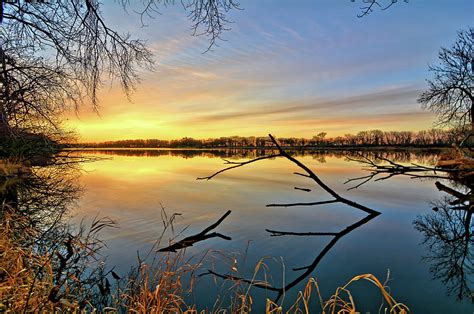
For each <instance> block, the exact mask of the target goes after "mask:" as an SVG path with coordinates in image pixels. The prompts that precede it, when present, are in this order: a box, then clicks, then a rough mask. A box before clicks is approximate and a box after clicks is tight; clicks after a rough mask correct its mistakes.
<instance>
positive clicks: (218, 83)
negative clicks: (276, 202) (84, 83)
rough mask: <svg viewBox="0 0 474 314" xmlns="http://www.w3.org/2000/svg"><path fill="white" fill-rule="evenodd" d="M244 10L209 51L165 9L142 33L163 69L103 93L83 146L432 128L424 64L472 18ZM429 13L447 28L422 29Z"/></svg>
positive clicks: (442, 12)
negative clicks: (425, 106) (129, 87)
mask: <svg viewBox="0 0 474 314" xmlns="http://www.w3.org/2000/svg"><path fill="white" fill-rule="evenodd" d="M467 3H468V2H465V4H464V7H466V6H468V4H467ZM241 5H242V7H243V8H245V10H243V11H242V12H232V16H230V17H229V18H230V19H231V20H232V21H234V23H233V24H232V30H230V31H228V32H226V33H225V39H226V41H222V42H219V43H218V44H219V46H216V47H214V48H213V49H212V50H211V51H208V52H206V53H204V54H203V53H202V52H203V51H204V50H205V49H206V47H207V44H208V42H207V40H206V38H203V37H192V36H190V35H189V28H188V26H189V25H188V24H187V21H186V17H185V16H183V12H181V11H180V9H179V6H176V7H175V6H170V7H167V8H166V12H163V15H162V16H160V18H159V19H156V20H153V21H150V25H151V23H153V27H151V26H150V27H145V28H140V27H136V28H133V29H134V32H136V34H135V33H134V35H136V36H137V37H139V38H142V39H145V40H147V41H148V42H149V45H150V47H151V49H152V50H153V51H154V52H155V54H156V59H157V63H156V71H154V72H144V73H142V78H143V81H142V83H141V84H139V85H138V86H137V91H136V92H135V93H134V94H133V95H132V102H129V101H128V100H127V98H126V97H125V96H124V95H123V93H122V91H121V90H120V88H118V87H116V86H115V87H112V88H104V89H103V90H101V92H100V102H101V106H100V108H99V113H100V115H98V114H96V113H95V112H92V111H91V110H90V109H89V108H81V111H80V112H79V114H78V116H79V118H77V117H76V115H75V114H73V113H71V114H69V115H68V117H67V121H66V123H65V124H66V126H67V127H71V128H72V129H75V130H76V131H77V133H78V134H79V141H80V142H100V141H108V140H121V139H147V138H148V139H150V138H154V139H163V140H171V139H179V138H183V137H193V138H197V139H205V138H216V137H221V136H235V135H238V136H264V135H266V134H268V133H272V134H276V135H277V136H281V137H305V138H310V137H312V136H313V135H315V134H317V133H319V132H327V133H328V136H330V137H334V136H339V135H344V134H347V133H351V134H355V133H357V132H359V131H365V130H373V129H380V130H383V131H389V130H400V131H401V130H408V131H419V130H422V129H429V128H432V127H433V122H434V121H435V116H434V115H433V114H431V113H429V112H427V111H423V110H422V109H421V108H420V105H419V104H418V103H417V101H416V99H417V97H418V95H419V94H420V92H421V91H422V90H423V89H424V88H425V87H426V86H425V83H424V79H425V78H426V77H427V76H428V75H429V73H428V71H427V66H426V65H427V63H433V62H435V60H436V53H437V51H438V49H439V47H440V46H443V45H449V44H450V43H451V42H452V41H453V38H454V37H455V36H456V31H457V30H458V29H461V28H462V27H464V26H465V25H466V23H469V21H470V16H469V14H468V11H469V10H463V9H462V8H463V5H459V6H454V5H453V6H449V7H447V6H446V5H440V4H439V3H433V5H430V6H429V7H428V6H425V5H422V4H420V3H416V2H414V3H410V5H406V6H397V7H394V9H393V10H390V12H387V13H385V12H377V14H373V15H371V16H369V17H367V18H364V19H358V18H356V17H355V15H356V13H357V12H356V11H354V10H355V8H354V7H353V6H351V5H349V4H348V3H337V4H336V3H334V2H332V1H331V2H327V3H325V2H321V4H319V5H315V4H314V3H313V2H307V3H306V2H304V3H301V4H300V5H298V6H291V5H288V4H287V3H285V2H281V3H280V2H279V3H278V4H266V5H262V4H261V3H255V2H251V1H242V3H241ZM104 8H106V9H107V8H114V9H111V10H105V11H104V12H105V13H106V14H107V13H108V14H109V16H107V18H108V19H109V20H110V23H116V24H117V25H118V27H119V28H120V27H122V28H123V30H124V31H129V30H130V29H131V24H132V21H131V20H130V19H129V16H128V15H127V14H126V13H125V12H122V11H121V10H119V9H118V8H116V7H114V6H113V5H112V4H104ZM446 10H452V11H453V12H450V14H449V15H448V14H446ZM283 12H284V14H283ZM296 16H297V17H298V19H295V18H294V17H296ZM423 17H429V18H430V19H436V20H437V21H439V23H436V25H433V27H431V28H430V29H425V28H420V27H419V25H420V19H421V18H423ZM124 20H127V21H128V22H127V23H125V24H124V25H122V21H124ZM136 22H137V23H139V21H138V20H137V21H136ZM160 25H161V26H166V27H159V26H160ZM386 34H390V36H387V35H386Z"/></svg>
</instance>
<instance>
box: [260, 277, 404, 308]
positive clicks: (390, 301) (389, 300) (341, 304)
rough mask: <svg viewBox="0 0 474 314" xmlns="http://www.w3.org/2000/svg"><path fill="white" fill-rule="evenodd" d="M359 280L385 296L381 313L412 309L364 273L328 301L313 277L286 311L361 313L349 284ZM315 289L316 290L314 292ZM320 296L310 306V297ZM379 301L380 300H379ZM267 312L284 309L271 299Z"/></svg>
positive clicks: (350, 283) (376, 279)
mask: <svg viewBox="0 0 474 314" xmlns="http://www.w3.org/2000/svg"><path fill="white" fill-rule="evenodd" d="M359 280H367V281H369V282H370V283H372V284H373V285H375V286H376V287H377V288H378V289H379V291H380V294H381V295H382V297H383V300H384V303H382V304H381V306H380V309H379V313H396V314H406V313H409V312H410V310H409V309H408V307H407V306H406V305H405V304H403V303H398V302H397V301H396V300H395V299H394V298H393V297H392V296H391V294H390V293H389V292H388V291H387V287H386V286H385V285H384V284H382V283H381V282H380V281H379V280H378V278H377V277H375V276H374V275H372V274H363V275H358V276H355V277H353V278H352V279H351V280H349V281H348V282H347V283H346V284H345V285H343V286H341V287H338V288H337V289H336V292H335V293H334V294H333V295H332V296H331V297H330V298H329V300H327V301H323V298H322V296H321V292H320V288H319V285H318V283H317V281H316V280H315V279H313V278H311V279H310V280H309V281H308V283H307V284H306V287H305V289H304V291H303V292H301V291H300V292H299V293H298V297H297V299H296V301H295V302H294V303H293V305H292V306H291V307H290V308H289V310H287V311H285V313H306V314H309V313H323V314H334V313H338V314H356V313H359V312H358V310H357V306H356V302H355V300H354V298H353V296H352V293H351V291H350V289H349V286H350V285H352V284H353V283H354V282H356V281H359ZM313 290H314V291H315V292H313ZM313 295H314V296H315V297H317V298H318V301H319V306H318V307H317V308H314V306H313V307H312V306H310V299H311V297H312V296H313ZM377 301H378V300H377ZM265 312H266V313H267V314H281V313H283V312H284V311H283V309H282V308H281V306H279V305H278V304H275V303H274V302H272V301H271V300H267V304H266V311H265Z"/></svg>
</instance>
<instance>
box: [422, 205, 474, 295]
mask: <svg viewBox="0 0 474 314" xmlns="http://www.w3.org/2000/svg"><path fill="white" fill-rule="evenodd" d="M457 202H458V199H456V198H454V197H450V198H444V199H443V200H441V201H438V202H436V203H435V206H436V207H435V208H434V210H435V211H434V212H433V213H430V214H428V215H424V216H419V217H418V218H417V219H416V220H415V221H414V224H415V228H416V229H417V230H418V231H420V232H421V233H422V234H423V237H424V239H423V243H424V244H425V245H426V246H427V248H428V250H429V255H428V256H426V257H425V260H426V261H427V262H428V263H429V264H430V271H431V273H432V274H433V276H434V277H435V278H437V279H440V280H441V281H442V282H443V283H444V284H445V285H446V288H447V290H448V294H450V295H451V294H453V295H456V296H457V298H458V299H462V298H465V297H466V298H471V297H472V291H473V290H472V289H473V287H472V276H473V274H474V268H473V259H472V258H473V250H472V245H473V244H474V237H473V234H472V230H471V229H472V226H473V224H472V209H471V208H470V205H469V208H462V207H463V206H460V205H458V204H456V205H453V203H457Z"/></svg>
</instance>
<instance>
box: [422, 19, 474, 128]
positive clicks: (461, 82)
mask: <svg viewBox="0 0 474 314" xmlns="http://www.w3.org/2000/svg"><path fill="white" fill-rule="evenodd" d="M438 59H439V61H440V63H439V64H438V65H436V66H430V68H429V70H430V71H431V72H432V73H433V78H432V79H430V80H428V89H427V90H426V91H424V92H423V93H422V94H421V95H420V97H419V98H418V102H419V103H421V104H422V105H423V107H424V108H426V109H428V110H431V111H433V112H434V113H436V114H437V115H438V119H439V123H440V124H442V125H455V126H463V127H466V126H468V125H469V124H470V125H471V130H473V131H474V72H473V71H474V28H469V29H468V30H462V31H460V32H459V33H458V36H457V41H456V42H455V43H454V44H453V46H452V47H451V48H441V50H440V52H439V54H438Z"/></svg>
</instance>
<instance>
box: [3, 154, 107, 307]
mask: <svg viewBox="0 0 474 314" xmlns="http://www.w3.org/2000/svg"><path fill="white" fill-rule="evenodd" d="M63 161H64V160H63ZM77 161H78V160H77V159H74V160H73V161H68V162H58V163H49V165H47V166H27V165H25V164H17V163H13V162H12V161H10V160H8V161H4V160H2V161H1V164H2V169H3V171H2V173H0V215H1V227H2V229H1V230H2V232H1V236H2V239H1V241H2V245H3V248H7V247H11V248H12V249H13V250H15V251H13V253H12V252H9V255H4V256H2V268H1V269H2V270H1V271H0V274H1V276H0V278H1V280H0V283H1V284H2V289H3V291H2V293H3V295H4V296H9V293H12V295H10V298H11V300H10V301H11V303H8V302H7V303H5V304H3V303H2V304H0V311H2V310H9V311H13V312H17V311H18V312H19V311H21V312H27V311H28V312H30V311H31V312H48V311H50V310H51V309H52V308H56V307H57V308H61V307H64V308H67V307H68V306H70V305H71V304H72V303H71V302H73V303H75V304H76V306H77V304H79V307H81V306H82V305H80V304H81V303H82V302H86V301H87V302H89V301H90V300H94V299H95V298H96V296H97V278H98V277H97V274H98V271H100V269H98V268H95V266H94V258H95V255H96V253H97V252H98V251H99V250H100V249H101V248H102V247H103V243H102V242H101V241H100V240H98V237H97V235H98V233H99V232H100V231H101V230H102V229H103V228H106V227H111V226H113V222H112V221H110V220H108V219H93V221H92V224H91V225H90V227H87V228H86V226H85V225H80V226H79V227H78V228H74V227H73V226H71V225H69V224H68V219H67V218H68V215H69V212H70V210H71V207H73V206H74V204H75V203H76V202H77V200H78V198H79V196H80V195H81V191H82V189H81V186H80V185H79V179H78V177H79V169H78V167H77V166H78V164H77ZM82 161H84V160H82ZM15 252H18V254H20V255H19V258H22V259H24V266H23V269H22V270H21V272H19V273H18V272H16V271H15V270H14V267H15V265H16V261H15V260H11V259H12V258H14V256H16V255H15ZM2 253H4V252H2ZM5 254H6V253H5ZM20 274H21V276H20ZM20 280H25V282H24V283H23V284H22V283H21V281H20ZM9 281H10V282H11V281H13V282H15V284H13V285H10V286H8V282H9ZM6 285H7V286H6ZM16 285H18V286H20V287H21V289H26V290H25V291H21V289H20V288H19V287H18V286H16ZM10 289H17V290H13V292H12V291H10ZM45 297H46V299H44V298H45ZM16 298H18V300H17V299H16ZM3 300H5V299H3ZM20 300H21V301H20ZM51 304H53V305H52V306H51ZM85 304H86V303H84V305H85Z"/></svg>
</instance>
